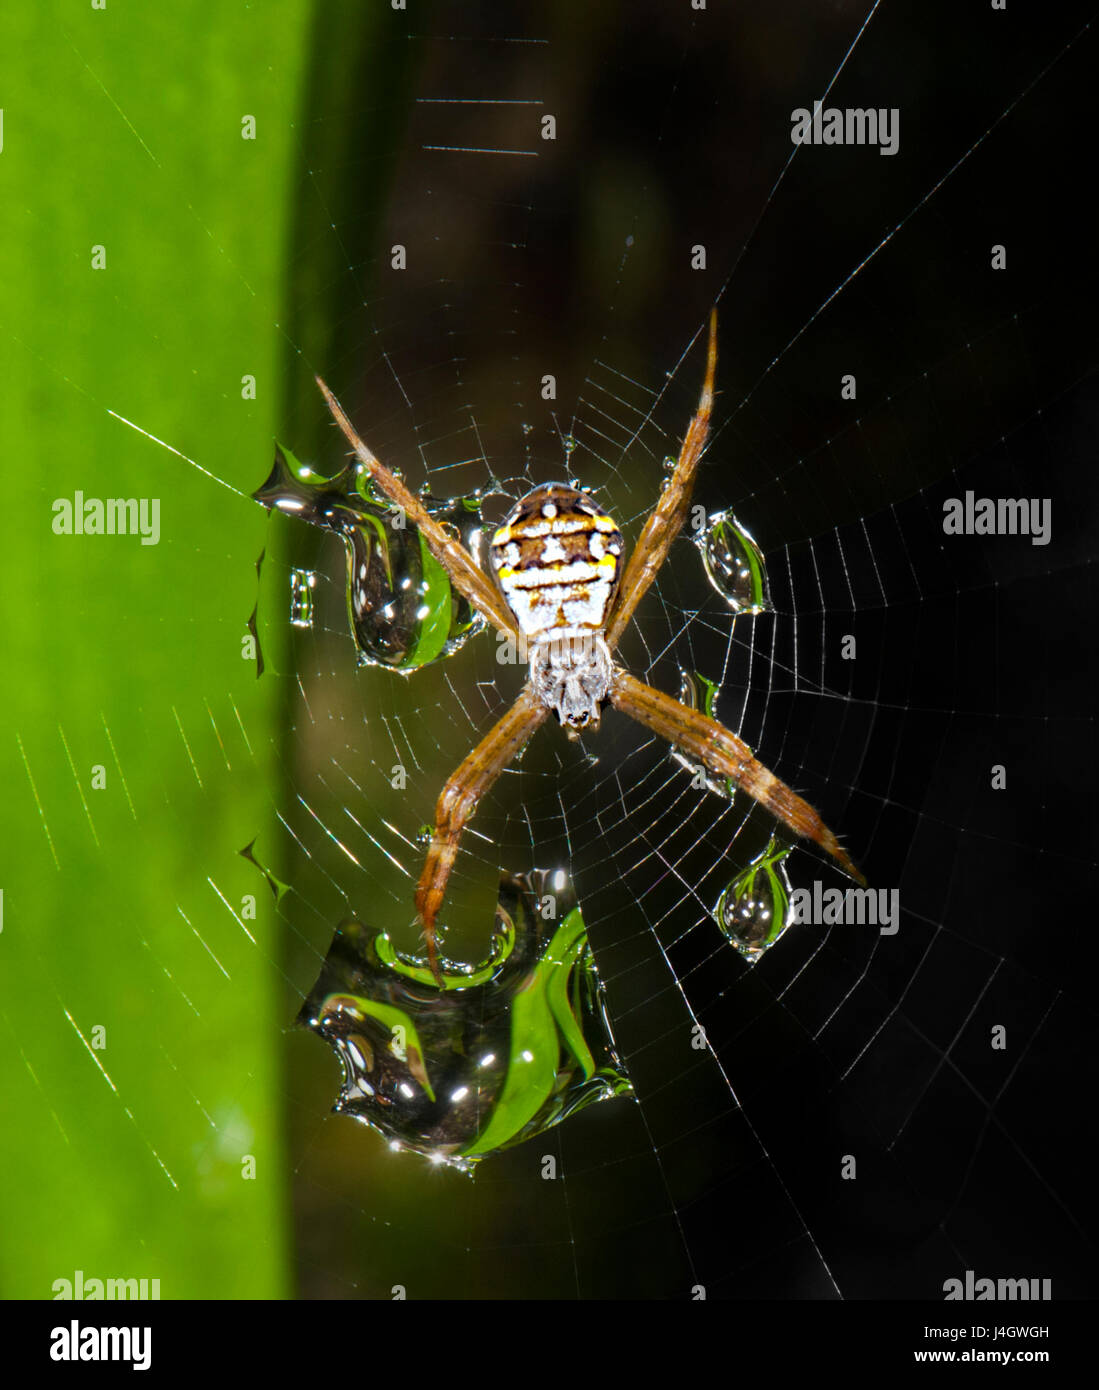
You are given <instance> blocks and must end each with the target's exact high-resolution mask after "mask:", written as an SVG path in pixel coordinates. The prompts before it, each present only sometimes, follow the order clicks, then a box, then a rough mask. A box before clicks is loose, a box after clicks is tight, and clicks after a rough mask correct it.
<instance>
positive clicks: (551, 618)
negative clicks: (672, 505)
mask: <svg viewBox="0 0 1099 1390" xmlns="http://www.w3.org/2000/svg"><path fill="white" fill-rule="evenodd" d="M490 554H491V556H492V566H493V569H494V570H495V571H496V578H497V581H498V582H499V585H500V589H501V592H502V593H503V595H504V599H505V600H506V602H507V605H508V607H509V608H510V609H511V611H512V613H514V614H515V621H516V623H517V624H518V626H519V630H520V632H521V633H522V634H523V636H524V637H526V638H527V639H528V641H529V643H530V653H529V655H530V678H531V683H532V685H533V686H534V689H535V692H536V693H537V695H538V698H539V699H540V700H541V701H542V703H543V704H544V705H545V706H546V707H547V708H549V709H552V710H553V711H554V712H555V713H556V715H557V718H558V719H559V720H560V721H561V724H562V725H563V726H564V727H565V729H566V730H567V731H568V732H569V734H570V735H571V736H572V737H575V736H576V733H577V732H578V731H579V730H580V729H591V728H595V727H597V726H598V724H599V715H600V711H601V709H602V706H603V702H604V701H605V700H606V698H607V693H608V691H609V689H610V680H611V655H610V651H609V649H608V647H607V643H606V641H605V640H604V636H603V633H604V630H605V629H606V626H607V618H608V615H609V613H610V609H611V604H612V602H613V600H614V596H615V591H616V590H617V588H618V577H619V564H620V561H621V557H622V535H621V532H620V531H619V529H618V526H617V525H616V523H615V521H614V519H613V518H612V517H610V516H609V515H608V514H607V513H606V512H605V511H604V510H603V509H602V507H600V506H599V505H598V503H596V502H594V501H593V500H592V499H591V497H589V496H588V494H587V493H584V492H579V491H577V489H576V488H573V487H569V486H568V484H566V483H548V484H546V486H544V487H540V488H535V490H534V491H533V492H530V493H528V494H527V495H526V497H524V498H522V500H521V501H519V502H517V503H516V505H515V506H514V507H513V508H512V510H511V512H510V513H509V515H508V516H507V518H506V520H505V521H504V524H503V525H502V526H501V527H500V529H499V530H498V531H497V532H496V534H495V535H494V536H493V538H492V544H491V548H490Z"/></svg>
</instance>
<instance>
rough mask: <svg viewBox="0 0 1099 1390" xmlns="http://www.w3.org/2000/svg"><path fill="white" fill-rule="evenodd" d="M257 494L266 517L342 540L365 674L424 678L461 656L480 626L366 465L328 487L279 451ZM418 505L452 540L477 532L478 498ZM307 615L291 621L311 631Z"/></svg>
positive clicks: (326, 481) (284, 451) (328, 483)
mask: <svg viewBox="0 0 1099 1390" xmlns="http://www.w3.org/2000/svg"><path fill="white" fill-rule="evenodd" d="M252 495H253V497H254V498H255V499H256V501H257V502H260V503H262V504H263V505H264V506H265V507H267V508H269V509H270V510H277V511H282V512H286V513H287V514H288V515H291V516H296V517H298V518H299V520H302V521H307V522H309V523H310V524H311V525H314V526H323V527H325V528H326V529H328V530H330V531H334V532H336V534H337V535H339V536H340V537H341V538H342V539H343V542H344V545H345V547H346V551H347V576H348V583H347V595H348V614H349V618H350V622H351V631H352V634H353V636H354V638H355V642H356V644H357V647H358V660H359V664H360V665H368V664H369V665H377V666H389V667H392V668H394V669H396V670H399V671H405V672H407V671H414V670H418V669H419V668H420V667H421V666H426V665H428V664H429V663H431V662H433V661H437V660H439V659H440V658H442V657H446V656H449V655H450V654H451V653H452V652H455V651H457V650H458V648H459V647H461V646H462V645H463V643H464V642H465V640H466V638H467V637H469V636H470V635H471V634H472V633H474V632H477V631H478V630H479V629H480V628H481V627H483V626H484V620H483V619H482V618H481V617H480V616H479V615H478V614H476V613H475V612H474V611H473V609H472V608H471V607H470V605H469V603H468V602H467V601H466V600H465V599H464V598H463V597H462V596H461V595H460V594H458V593H457V592H456V591H455V590H454V589H453V588H452V586H451V583H450V577H449V575H448V574H447V572H446V570H445V569H444V568H443V566H442V565H440V564H439V562H438V561H437V560H436V559H435V557H434V556H433V555H432V554H431V552H430V551H429V550H428V548H427V546H426V545H425V544H424V543H423V541H422V540H421V538H420V533H419V532H418V531H417V530H416V528H415V527H414V526H413V525H412V524H411V523H410V522H409V521H408V519H407V517H405V515H404V513H403V512H401V511H400V509H399V508H395V507H393V506H392V505H391V504H390V502H389V501H388V499H387V498H385V497H380V496H376V495H375V493H374V490H373V484H372V483H371V481H370V476H369V473H368V472H367V470H366V469H365V468H364V467H363V466H362V465H361V464H359V463H357V462H355V463H350V464H348V466H347V467H346V468H344V469H343V470H342V471H341V472H340V473H338V474H336V475H335V476H334V477H332V478H324V477H321V476H320V474H318V473H315V472H314V471H313V470H311V469H309V468H306V467H305V466H304V465H303V464H301V463H300V462H299V461H298V460H297V459H296V458H294V456H293V454H292V453H290V451H289V450H288V449H285V448H283V447H281V446H276V449H275V464H274V468H273V469H272V472H271V475H270V477H269V478H268V479H267V481H266V482H265V483H264V485H263V486H262V487H261V488H259V489H257V491H256V492H254V493H253V494H252ZM422 496H423V501H424V506H425V507H426V508H427V510H428V511H429V512H430V513H431V515H432V516H433V517H434V518H435V520H436V521H438V522H439V523H440V525H442V526H443V527H444V528H445V529H446V530H447V531H448V532H450V533H451V534H453V535H456V536H460V537H462V538H463V539H468V537H469V536H471V535H473V534H474V533H476V532H478V531H479V529H480V523H481V517H480V497H479V496H478V495H474V496H472V497H454V498H434V497H432V496H431V495H430V493H427V492H425V493H423V494H422ZM467 533H468V535H467ZM303 573H304V572H303ZM300 587H301V592H302V593H303V594H306V593H307V592H308V589H307V587H304V586H300ZM292 602H293V600H292ZM311 614H312V609H311V606H310V609H309V623H305V622H304V618H305V616H306V614H305V613H304V612H302V613H299V614H298V616H300V617H301V618H302V619H303V621H302V622H296V619H295V612H294V611H293V610H292V612H291V622H296V625H297V626H308V625H310V624H311V622H312V616H311Z"/></svg>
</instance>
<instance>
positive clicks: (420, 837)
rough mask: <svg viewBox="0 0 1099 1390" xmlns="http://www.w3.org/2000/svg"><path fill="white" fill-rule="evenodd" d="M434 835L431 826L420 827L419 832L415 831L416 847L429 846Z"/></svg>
mask: <svg viewBox="0 0 1099 1390" xmlns="http://www.w3.org/2000/svg"><path fill="white" fill-rule="evenodd" d="M434 834H435V829H434V827H433V826H430V825H421V826H420V828H419V830H417V831H416V843H417V844H418V845H429V844H431V840H432V837H433V836H434Z"/></svg>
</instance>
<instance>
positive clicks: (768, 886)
mask: <svg viewBox="0 0 1099 1390" xmlns="http://www.w3.org/2000/svg"><path fill="white" fill-rule="evenodd" d="M790 850H791V846H790V845H785V846H780V845H777V844H776V843H775V839H774V837H773V836H772V837H771V840H770V842H769V844H768V845H767V848H766V849H765V850H763V852H762V853H761V854H758V855H756V857H755V858H754V859H753V860H752V862H751V863H750V864H749V865H748V867H747V868H746V869H745V870H744V871H743V872H742V873H739V874H737V876H736V878H734V879H733V880H732V882H731V883H730V884H729V885H728V886H727V887H726V888H725V890H724V892H723V893H722V894H721V897H720V898H718V900H717V904H716V905H715V907H714V910H713V918H714V921H715V922H716V923H717V924H718V926H719V927H720V928H721V930H722V931H723V932H724V933H725V935H726V936H727V937H728V938H729V940H730V941H731V942H732V944H733V945H734V946H735V947H736V949H737V950H738V951H739V952H740V954H741V955H742V956H743V957H744V959H745V960H747V961H749V962H750V963H752V964H755V962H756V961H757V960H759V958H760V956H762V955H763V953H764V951H766V950H768V949H769V948H770V947H771V946H773V945H774V944H775V942H776V941H777V940H778V939H779V937H780V936H781V935H782V933H783V932H784V931H785V930H786V928H787V927H788V926H789V924H790V880H789V879H788V878H787V876H786V865H785V863H784V860H785V859H786V856H787V855H788V854H789V853H790Z"/></svg>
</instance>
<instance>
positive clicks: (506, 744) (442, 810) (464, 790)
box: [416, 685, 549, 988]
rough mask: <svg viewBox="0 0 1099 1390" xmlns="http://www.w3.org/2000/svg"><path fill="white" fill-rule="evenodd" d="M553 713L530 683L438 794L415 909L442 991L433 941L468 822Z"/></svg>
mask: <svg viewBox="0 0 1099 1390" xmlns="http://www.w3.org/2000/svg"><path fill="white" fill-rule="evenodd" d="M548 713H549V711H548V710H547V709H546V707H545V705H544V704H542V702H541V701H540V700H539V699H538V697H537V696H536V695H535V693H534V691H533V690H532V689H531V687H530V686H529V685H526V686H524V687H523V690H522V692H521V694H520V695H519V698H518V699H517V700H516V701H515V703H514V704H513V705H512V707H511V709H509V710H508V712H507V714H505V715H504V717H503V718H502V719H501V720H500V721H499V722H498V723H497V724H495V725H494V726H493V727H492V729H490V730H489V732H488V733H487V734H486V735H485V737H484V738H483V739H482V740H481V742H480V743H479V744H478V745H477V747H476V748H475V749H474V750H473V752H472V753H470V754H469V755H468V757H466V758H465V759H464V760H463V761H462V762H461V763H460V764H459V766H458V769H457V771H456V772H455V773H454V774H453V775H452V776H451V777H450V778H449V780H448V781H447V784H446V786H445V787H444V788H443V790H442V792H441V793H440V794H439V800H438V802H437V804H436V807H435V829H434V832H433V834H432V837H431V847H430V848H429V849H428V852H427V858H426V860H425V861H424V867H423V872H422V873H421V874H420V882H419V884H418V885H417V888H416V911H417V912H418V913H419V916H420V922H421V924H422V926H423V930H424V939H425V941H426V943H427V960H428V965H429V966H430V967H431V973H432V975H433V976H434V977H435V983H436V984H437V985H438V986H439V987H440V988H442V983H443V981H442V972H441V971H440V969H439V953H438V948H437V945H436V941H435V919H436V917H437V916H438V915H439V909H440V908H441V907H442V905H443V897H444V895H445V893H446V885H447V879H449V877H450V871H451V869H452V868H453V867H454V861H455V859H456V858H457V856H458V845H459V843H460V842H461V839H462V832H463V831H464V830H465V827H466V823H467V822H468V821H469V820H470V819H471V818H472V816H473V813H474V812H475V811H476V809H477V804H478V802H479V801H480V800H481V797H482V796H484V795H485V793H486V792H487V791H488V790H489V788H490V787H491V786H492V784H493V783H494V782H495V781H496V779H497V778H498V777H499V776H500V774H501V772H503V771H504V769H505V768H506V767H507V765H508V763H510V762H511V761H512V759H513V758H514V757H515V755H516V754H517V753H518V752H519V750H520V749H521V748H522V746H523V745H524V744H525V743H526V741H527V739H528V738H530V736H531V734H532V733H533V732H534V731H535V729H537V728H538V726H539V725H540V724H541V723H542V721H543V720H544V719H545V717H546V715H547V714H548Z"/></svg>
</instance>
